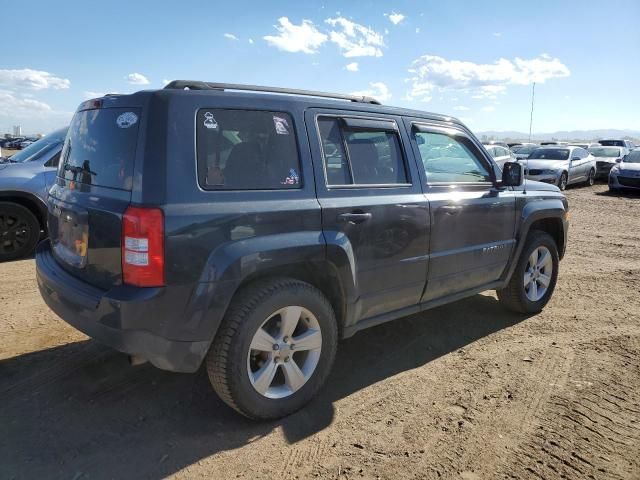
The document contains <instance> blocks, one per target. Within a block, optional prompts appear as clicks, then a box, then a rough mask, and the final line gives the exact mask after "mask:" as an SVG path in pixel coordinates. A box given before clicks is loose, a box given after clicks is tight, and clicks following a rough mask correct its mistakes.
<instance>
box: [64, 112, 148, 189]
mask: <svg viewBox="0 0 640 480" xmlns="http://www.w3.org/2000/svg"><path fill="white" fill-rule="evenodd" d="M139 117H140V111H139V109H136V108H103V109H96V110H84V111H81V112H78V113H76V114H75V115H74V117H73V120H71V125H70V126H69V133H68V135H67V139H66V141H65V143H64V147H63V149H62V154H61V157H60V158H61V162H60V166H59V169H58V175H59V176H60V177H62V178H65V179H67V180H72V181H75V182H79V183H84V184H89V185H99V186H101V187H109V188H118V189H121V190H131V185H132V176H133V163H134V159H135V155H136V143H137V141H138V118H139Z"/></svg>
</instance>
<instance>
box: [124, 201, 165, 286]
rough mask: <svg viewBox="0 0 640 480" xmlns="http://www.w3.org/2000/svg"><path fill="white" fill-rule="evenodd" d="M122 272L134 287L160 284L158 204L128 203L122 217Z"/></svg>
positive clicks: (161, 221)
mask: <svg viewBox="0 0 640 480" xmlns="http://www.w3.org/2000/svg"><path fill="white" fill-rule="evenodd" d="M122 276H123V281H124V283H127V284H129V285H135V286H137V287H161V286H163V285H164V215H163V214H162V210H160V209H159V208H144V207H128V208H127V210H126V211H125V212H124V215H123V217H122Z"/></svg>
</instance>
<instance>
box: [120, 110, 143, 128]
mask: <svg viewBox="0 0 640 480" xmlns="http://www.w3.org/2000/svg"><path fill="white" fill-rule="evenodd" d="M137 121H138V116H137V115H136V114H135V113H133V112H124V113H121V114H120V115H118V118H116V124H117V125H118V127H120V128H129V127H130V126H131V125H135V124H136V122H137Z"/></svg>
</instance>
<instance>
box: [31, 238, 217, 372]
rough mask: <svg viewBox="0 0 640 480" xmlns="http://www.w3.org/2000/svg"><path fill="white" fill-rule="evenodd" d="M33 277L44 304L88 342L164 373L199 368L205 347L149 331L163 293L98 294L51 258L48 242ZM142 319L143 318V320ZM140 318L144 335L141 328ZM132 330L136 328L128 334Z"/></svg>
mask: <svg viewBox="0 0 640 480" xmlns="http://www.w3.org/2000/svg"><path fill="white" fill-rule="evenodd" d="M36 277H37V281H38V288H39V289H40V294H41V295H42V298H43V299H44V301H45V303H46V304H47V305H48V306H49V308H51V310H53V311H54V312H55V313H56V314H57V315H58V316H60V317H61V318H62V319H63V320H64V321H65V322H67V323H68V324H70V325H72V326H73V327H75V328H76V329H78V330H80V331H81V332H83V333H85V334H87V335H88V336H90V337H91V338H94V339H95V340H97V341H99V342H100V343H103V344H105V345H108V346H110V347H112V348H114V349H115V350H118V351H120V352H124V353H128V354H130V355H139V356H141V357H143V358H145V359H147V360H149V361H150V362H151V363H152V364H153V365H155V366H156V367H158V368H161V369H163V370H170V371H173V372H195V371H196V370H197V369H198V368H199V367H200V364H201V363H202V360H203V358H204V356H205V355H206V353H207V350H208V348H209V345H210V341H208V340H205V341H176V340H169V339H167V338H164V337H163V336H161V335H158V334H157V333H155V332H153V331H152V328H151V327H152V326H153V325H162V324H163V323H165V320H166V319H164V318H158V317H157V316H156V315H153V314H150V313H151V312H157V308H154V306H153V305H154V303H158V300H159V299H161V297H162V296H163V290H164V289H162V288H133V287H127V286H123V287H118V288H115V289H112V290H109V291H104V290H100V289H97V288H95V287H93V286H91V285H89V284H87V283H85V282H83V281H81V280H79V279H77V278H76V277H74V276H72V275H70V274H69V273H67V272H66V271H65V270H64V269H63V268H62V267H60V265H59V264H58V263H57V261H56V260H55V258H54V257H53V254H52V252H51V244H50V243H49V240H45V241H43V242H41V243H40V245H38V248H37V249H36ZM145 313H146V315H145ZM141 315H143V316H145V317H147V319H146V320H145V321H146V322H148V324H149V327H150V328H149V329H145V328H140V326H141V324H143V323H144V321H143V322H141V317H140V316H141ZM128 325H135V326H136V328H133V329H132V328H127V326H128Z"/></svg>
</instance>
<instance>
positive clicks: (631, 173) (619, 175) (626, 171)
mask: <svg viewBox="0 0 640 480" xmlns="http://www.w3.org/2000/svg"><path fill="white" fill-rule="evenodd" d="M623 188H624V189H634V190H640V150H634V151H632V152H631V153H629V154H627V155H626V156H625V157H623V158H622V159H621V160H620V161H619V162H618V163H616V164H615V166H614V167H613V168H612V169H611V171H610V172H609V190H611V191H616V190H621V189H623Z"/></svg>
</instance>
